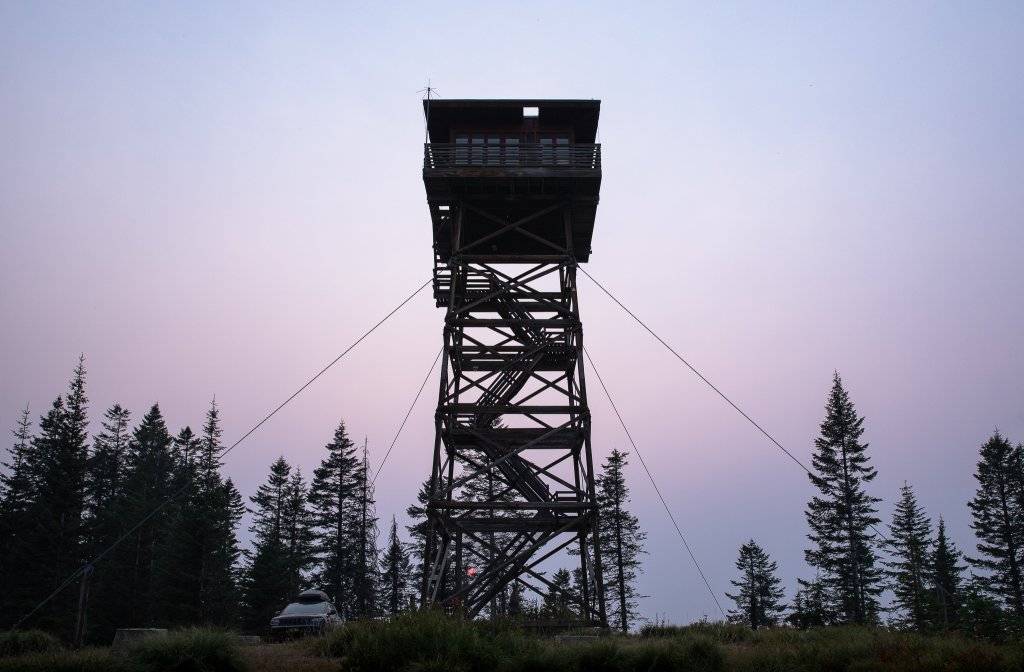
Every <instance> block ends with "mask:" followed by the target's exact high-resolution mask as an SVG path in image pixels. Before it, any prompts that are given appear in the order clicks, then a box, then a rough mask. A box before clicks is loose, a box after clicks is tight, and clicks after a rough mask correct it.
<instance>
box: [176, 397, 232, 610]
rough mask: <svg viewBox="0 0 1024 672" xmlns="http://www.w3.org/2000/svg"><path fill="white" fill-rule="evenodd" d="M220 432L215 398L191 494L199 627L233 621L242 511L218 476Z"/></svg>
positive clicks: (225, 481)
mask: <svg viewBox="0 0 1024 672" xmlns="http://www.w3.org/2000/svg"><path fill="white" fill-rule="evenodd" d="M222 435H223V429H222V428H221V425H220V410H219V409H218V408H217V402H216V400H214V401H212V402H211V403H210V409H209V410H208V411H207V413H206V422H205V423H204V425H203V434H202V436H201V438H200V441H199V460H198V465H197V469H198V474H197V477H196V481H195V484H194V486H193V488H192V496H191V497H189V498H188V499H187V500H186V501H187V502H189V503H190V504H192V507H191V512H192V515H193V516H194V518H193V520H192V521H191V523H192V526H193V529H194V530H195V532H194V534H195V537H194V541H195V542H196V550H197V551H198V560H199V564H198V567H197V570H198V571H197V576H196V577H195V578H196V579H198V594H197V598H198V600H197V601H198V607H199V614H198V615H199V619H198V622H200V623H211V624H215V625H223V626H226V625H230V624H232V623H233V622H234V620H235V618H236V617H237V609H236V606H237V595H236V585H237V578H238V560H239V558H240V556H241V550H240V549H239V546H238V538H237V536H236V529H237V527H238V523H239V521H240V520H241V518H242V515H243V514H244V512H245V505H244V504H243V503H242V496H241V494H240V493H239V492H238V490H237V489H236V488H235V486H234V483H232V481H231V479H230V478H228V479H224V478H222V477H221V474H220V469H221V466H222V463H221V461H220V455H221V453H223V452H224V445H223V442H222V439H221V437H222Z"/></svg>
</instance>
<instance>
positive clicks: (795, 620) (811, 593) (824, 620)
mask: <svg viewBox="0 0 1024 672" xmlns="http://www.w3.org/2000/svg"><path fill="white" fill-rule="evenodd" d="M797 584H798V585H799V586H800V588H798V589H797V591H796V595H794V597H793V606H792V608H791V609H790V614H789V616H787V617H786V622H787V623H789V624H790V625H792V626H793V627H795V628H799V629H801V630H807V629H808V628H820V627H822V626H824V625H827V624H829V623H831V622H832V621H833V620H834V619H835V616H834V615H833V614H832V613H831V612H830V611H829V605H828V598H827V596H826V594H825V588H824V586H823V585H822V582H821V580H820V579H819V578H815V579H814V580H813V581H805V580H803V579H797Z"/></svg>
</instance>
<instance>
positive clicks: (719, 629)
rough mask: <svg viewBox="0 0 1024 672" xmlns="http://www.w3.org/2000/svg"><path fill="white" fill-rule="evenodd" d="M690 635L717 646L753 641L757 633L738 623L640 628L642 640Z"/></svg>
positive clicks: (648, 626) (706, 622)
mask: <svg viewBox="0 0 1024 672" xmlns="http://www.w3.org/2000/svg"><path fill="white" fill-rule="evenodd" d="M757 632H762V631H760V630H759V631H757ZM691 635H698V636H702V637H707V638H708V639H710V640H712V641H714V642H718V643H719V644H739V643H742V642H749V641H751V640H753V639H754V638H755V637H756V635H757V633H756V632H755V631H753V630H751V629H750V628H748V627H747V626H745V625H742V624H740V623H724V622H717V623H712V622H709V621H698V622H697V623H691V624H690V625H660V624H659V625H645V626H644V627H642V628H640V636H641V637H643V638H653V637H687V636H691Z"/></svg>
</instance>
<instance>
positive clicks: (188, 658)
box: [0, 628, 259, 672]
mask: <svg viewBox="0 0 1024 672" xmlns="http://www.w3.org/2000/svg"><path fill="white" fill-rule="evenodd" d="M25 634H28V633H25ZM54 641H56V640H54ZM258 669H259V668H255V667H251V666H250V665H249V663H248V662H247V660H246V659H245V657H244V656H243V655H242V654H241V651H240V647H239V646H238V644H237V643H236V642H235V640H234V638H233V637H232V635H231V634H230V633H227V632H223V631H219V630H211V629H204V628H200V629H191V630H177V631H173V632H171V633H170V634H168V636H167V637H160V638H153V639H146V640H140V641H139V642H136V643H134V644H132V645H131V646H130V647H129V648H127V649H126V650H125V651H124V652H123V653H117V652H113V651H111V650H110V649H107V648H88V649H82V650H80V651H63V650H60V647H59V645H58V646H57V648H56V649H47V650H43V651H39V650H36V651H32V652H22V653H20V654H18V655H13V656H9V657H5V658H0V672H247V671H249V670H258Z"/></svg>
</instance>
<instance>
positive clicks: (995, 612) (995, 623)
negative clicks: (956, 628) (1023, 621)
mask: <svg viewBox="0 0 1024 672" xmlns="http://www.w3.org/2000/svg"><path fill="white" fill-rule="evenodd" d="M1007 621H1008V619H1007V613H1006V612H1005V611H1004V610H1003V608H1002V605H1001V604H1000V600H998V599H997V598H993V597H992V595H991V592H990V590H989V588H988V585H987V581H985V580H984V579H982V578H981V577H979V576H976V575H972V576H971V579H970V580H969V581H968V582H967V583H966V585H965V586H964V589H963V601H962V604H961V607H960V631H961V632H963V633H965V634H967V635H968V636H969V637H972V638H974V639H986V640H990V641H995V642H1001V641H1004V640H1005V639H1006V636H1007V631H1008V627H1007V626H1008V622H1007Z"/></svg>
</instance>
